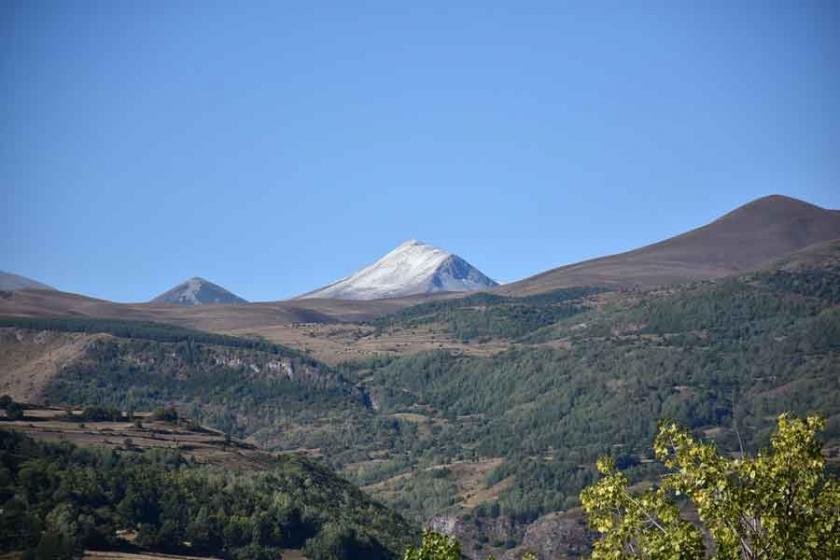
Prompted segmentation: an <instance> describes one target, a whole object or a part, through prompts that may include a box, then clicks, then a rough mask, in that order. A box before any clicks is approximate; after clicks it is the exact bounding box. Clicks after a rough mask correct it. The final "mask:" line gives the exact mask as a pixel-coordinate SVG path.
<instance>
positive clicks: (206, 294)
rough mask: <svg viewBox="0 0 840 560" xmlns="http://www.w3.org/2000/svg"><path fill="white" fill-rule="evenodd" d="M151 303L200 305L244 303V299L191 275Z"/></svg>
mask: <svg viewBox="0 0 840 560" xmlns="http://www.w3.org/2000/svg"><path fill="white" fill-rule="evenodd" d="M152 303H174V304H179V305H202V304H208V303H246V302H245V300H244V299H242V298H241V297H239V296H237V295H236V294H234V293H232V292H230V291H228V290H226V289H225V288H223V287H221V286H219V285H218V284H214V283H213V282H210V281H209V280H206V279H204V278H202V277H200V276H193V277H192V278H190V279H188V280H185V281H183V282H181V283H180V284H178V285H177V286H175V287H174V288H172V289H171V290H168V291H166V292H164V293H162V294H161V295H159V296H158V297H156V298H155V299H153V300H152Z"/></svg>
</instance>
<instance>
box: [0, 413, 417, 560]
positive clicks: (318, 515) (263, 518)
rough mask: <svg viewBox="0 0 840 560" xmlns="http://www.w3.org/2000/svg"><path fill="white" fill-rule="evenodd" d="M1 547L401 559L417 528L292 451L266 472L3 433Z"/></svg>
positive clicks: (43, 551)
mask: <svg viewBox="0 0 840 560" xmlns="http://www.w3.org/2000/svg"><path fill="white" fill-rule="evenodd" d="M0 469H2V471H0V472H2V478H0V502H2V504H3V505H2V509H0V551H3V552H9V551H29V553H30V554H33V555H34V557H36V558H70V557H75V556H77V555H78V554H79V553H80V552H81V551H82V550H84V549H100V550H103V549H104V550H107V549H114V548H117V549H119V548H122V549H124V550H142V551H157V552H170V553H180V554H190V555H194V556H203V555H210V556H215V557H224V558H232V559H249V560H250V559H260V560H261V559H269V558H272V559H277V558H279V557H280V554H281V549H301V548H302V549H303V550H304V552H305V554H306V555H307V557H308V558H310V559H311V560H333V559H335V558H347V559H350V558H361V557H364V558H383V559H384V558H396V557H398V556H399V555H400V554H401V552H402V550H403V549H404V547H405V546H406V545H407V544H409V543H411V542H413V540H414V537H415V536H416V530H415V529H414V528H413V527H412V526H410V525H409V524H408V523H406V522H405V520H403V519H402V518H401V517H400V516H399V515H397V514H395V513H393V512H392V511H391V510H389V509H387V508H385V507H383V506H382V505H380V504H378V503H376V502H373V501H372V500H370V499H369V498H368V497H367V496H365V495H364V494H363V493H362V492H360V491H359V490H358V489H357V488H355V487H354V486H352V485H351V484H349V483H348V482H346V481H344V480H342V479H340V478H338V477H336V476H335V474H333V473H332V472H330V471H329V470H328V469H326V468H324V467H322V466H318V465H317V464H315V463H313V462H311V461H309V460H307V459H305V458H303V457H301V456H296V455H285V456H279V457H275V458H273V459H270V461H269V466H268V467H266V468H264V469H259V470H244V471H243V470H235V471H232V470H230V469H223V468H219V467H213V466H208V465H200V464H197V463H194V462H192V461H190V460H189V459H187V458H186V457H185V456H183V455H181V454H180V453H179V452H177V451H167V450H161V449H157V450H150V451H145V452H138V451H137V450H136V449H134V450H123V451H115V450H112V449H103V448H87V449H82V448H77V447H75V446H73V445H72V444H69V443H65V444H51V443H41V442H36V441H33V440H32V439H30V438H29V437H27V436H24V435H21V434H19V433H16V432H14V431H10V430H6V429H0Z"/></svg>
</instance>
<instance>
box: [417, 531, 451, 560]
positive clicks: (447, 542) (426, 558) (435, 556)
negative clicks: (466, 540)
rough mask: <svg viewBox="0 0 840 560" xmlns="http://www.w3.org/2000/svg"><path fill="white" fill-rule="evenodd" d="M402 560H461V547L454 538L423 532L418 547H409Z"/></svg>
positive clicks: (432, 532)
mask: <svg viewBox="0 0 840 560" xmlns="http://www.w3.org/2000/svg"><path fill="white" fill-rule="evenodd" d="M403 560H461V545H460V544H459V543H458V541H457V539H455V538H454V537H449V536H447V535H443V534H441V533H435V532H434V531H424V532H423V541H422V542H421V543H420V546H418V547H409V548H408V550H406V551H405V555H404V556H403Z"/></svg>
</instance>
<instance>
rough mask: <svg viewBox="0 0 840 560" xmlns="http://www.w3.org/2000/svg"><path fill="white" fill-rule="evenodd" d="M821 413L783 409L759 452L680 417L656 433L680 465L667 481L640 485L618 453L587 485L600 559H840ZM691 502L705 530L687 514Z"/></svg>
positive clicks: (660, 446)
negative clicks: (702, 434) (618, 462)
mask: <svg viewBox="0 0 840 560" xmlns="http://www.w3.org/2000/svg"><path fill="white" fill-rule="evenodd" d="M823 426H824V422H823V420H821V419H819V418H816V417H809V418H806V419H797V418H792V417H790V416H788V415H782V416H780V417H779V419H778V427H777V430H776V432H775V433H774V435H773V438H772V445H771V448H770V449H768V450H765V451H762V452H760V453H758V454H757V455H756V456H755V457H747V456H744V454H743V453H741V454H740V456H738V457H736V458H730V457H726V456H723V455H721V454H720V453H719V452H718V451H717V449H716V448H715V447H714V446H713V445H711V444H709V443H705V442H700V441H698V440H696V439H695V438H694V437H693V436H691V434H690V433H689V432H688V431H687V430H685V429H683V428H681V427H679V426H677V425H676V424H674V423H664V424H662V425H661V426H660V428H659V433H658V435H657V437H656V440H655V442H654V451H655V453H656V457H657V459H659V460H660V461H662V462H663V463H664V465H665V466H666V467H667V468H668V469H670V471H669V473H668V474H666V475H664V476H663V477H662V480H661V483H660V484H659V485H658V486H657V487H653V488H649V489H647V490H645V491H643V492H641V493H636V492H632V491H631V489H630V487H629V481H628V479H627V477H626V476H625V475H624V474H623V473H621V472H619V471H617V470H616V469H615V465H614V463H613V462H612V461H610V460H608V459H602V460H600V461H599V462H598V469H599V471H600V472H601V473H602V474H603V475H604V476H603V477H602V478H601V479H600V480H599V481H598V482H597V483H595V484H593V485H592V486H590V487H588V488H586V489H585V490H584V491H583V493H582V494H581V503H582V504H583V507H584V509H585V510H586V512H587V514H588V515H589V522H590V524H591V525H592V526H593V527H594V528H595V529H596V530H597V531H599V532H600V533H602V536H601V538H600V539H599V540H598V541H597V542H596V543H595V548H594V551H593V554H592V558H593V559H595V560H597V559H606V558H609V559H621V558H653V559H688V560H691V559H698V560H699V559H703V558H707V557H709V556H711V557H712V558H715V559H718V560H735V559H741V560H759V559H768V560H769V559H775V558H785V559H794V560H796V559H803V560H804V559H825V560H829V559H832V558H840V483H838V481H837V480H836V479H833V478H831V477H829V476H828V475H827V474H826V472H825V459H824V458H823V456H822V454H821V452H820V448H821V446H820V443H819V441H818V439H817V432H818V431H819V430H820V429H822V428H823ZM686 500H687V501H689V502H690V505H691V506H692V507H693V508H694V509H695V510H696V512H697V514H698V517H699V521H700V524H701V525H702V528H703V529H704V530H705V532H706V533H707V534H708V535H709V537H711V540H712V541H713V544H712V545H711V548H710V550H709V551H708V552H707V551H706V545H705V544H704V541H703V538H702V535H703V533H702V532H701V529H700V528H699V527H697V526H695V525H693V524H691V523H689V522H688V521H686V520H685V519H683V518H682V517H680V515H679V512H680V508H679V506H680V505H688V504H685V503H684V502H685V501H686Z"/></svg>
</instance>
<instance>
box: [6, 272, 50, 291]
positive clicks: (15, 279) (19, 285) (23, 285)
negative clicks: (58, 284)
mask: <svg viewBox="0 0 840 560" xmlns="http://www.w3.org/2000/svg"><path fill="white" fill-rule="evenodd" d="M26 289H35V290H53V289H55V288H53V287H52V286H47V285H46V284H42V283H41V282H38V281H37V280H33V279H32V278H27V277H26V276H21V275H20V274H13V273H11V272H3V271H2V270H0V290H7V291H14V290H26Z"/></svg>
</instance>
